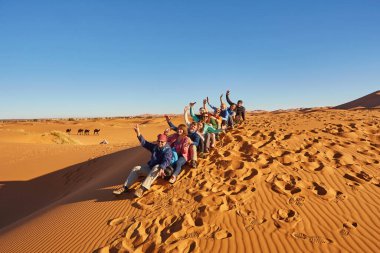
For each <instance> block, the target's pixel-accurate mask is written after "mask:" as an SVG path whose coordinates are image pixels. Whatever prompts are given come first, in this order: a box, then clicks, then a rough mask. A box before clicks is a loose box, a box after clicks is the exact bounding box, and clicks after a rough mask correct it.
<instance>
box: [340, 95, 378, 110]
mask: <svg viewBox="0 0 380 253" xmlns="http://www.w3.org/2000/svg"><path fill="white" fill-rule="evenodd" d="M355 108H367V109H371V108H380V90H378V91H375V92H373V93H371V94H368V95H365V96H363V97H361V98H358V99H355V100H353V101H350V102H347V103H344V104H341V105H338V106H335V107H334V109H345V110H347V109H355Z"/></svg>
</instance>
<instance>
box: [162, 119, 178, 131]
mask: <svg viewBox="0 0 380 253" xmlns="http://www.w3.org/2000/svg"><path fill="white" fill-rule="evenodd" d="M165 119H166V122H168V125H169V126H170V128H171V129H172V130H174V131H176V132H177V130H178V128H177V127H176V126H175V125H174V124H173V122H172V121H171V120H170V117H169V116H167V115H165Z"/></svg>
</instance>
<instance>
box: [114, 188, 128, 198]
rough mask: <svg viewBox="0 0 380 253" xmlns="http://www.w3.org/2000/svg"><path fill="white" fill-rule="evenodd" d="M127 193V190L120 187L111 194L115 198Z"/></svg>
mask: <svg viewBox="0 0 380 253" xmlns="http://www.w3.org/2000/svg"><path fill="white" fill-rule="evenodd" d="M127 191H128V189H127V188H125V187H120V188H119V189H117V190H114V191H113V192H112V193H113V194H115V195H116V196H119V195H121V194H123V193H126V192H127Z"/></svg>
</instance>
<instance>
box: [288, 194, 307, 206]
mask: <svg viewBox="0 0 380 253" xmlns="http://www.w3.org/2000/svg"><path fill="white" fill-rule="evenodd" d="M305 200H306V198H305V197H304V196H292V197H291V198H290V199H289V200H288V204H290V205H296V206H303V205H304V203H305Z"/></svg>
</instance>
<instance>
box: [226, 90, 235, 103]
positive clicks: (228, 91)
mask: <svg viewBox="0 0 380 253" xmlns="http://www.w3.org/2000/svg"><path fill="white" fill-rule="evenodd" d="M226 100H227V102H228V103H229V104H230V105H233V104H235V103H234V102H232V101H231V99H230V90H227V92H226Z"/></svg>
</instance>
